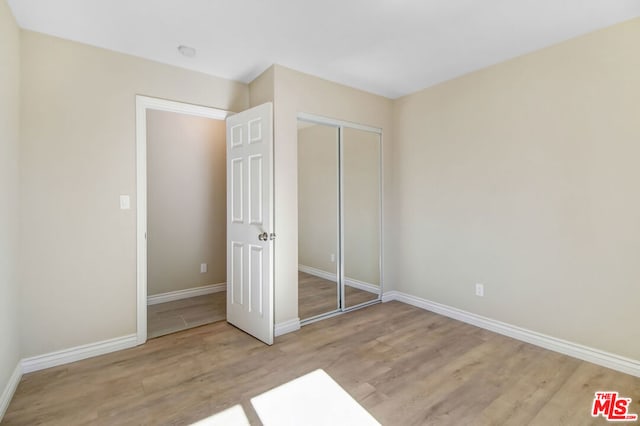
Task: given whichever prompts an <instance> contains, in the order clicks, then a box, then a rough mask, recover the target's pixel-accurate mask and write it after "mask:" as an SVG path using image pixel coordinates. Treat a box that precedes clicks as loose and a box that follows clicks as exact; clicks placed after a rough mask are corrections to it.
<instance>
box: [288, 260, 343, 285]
mask: <svg viewBox="0 0 640 426" xmlns="http://www.w3.org/2000/svg"><path fill="white" fill-rule="evenodd" d="M298 271H300V272H304V273H305V274H309V275H313V276H314V277H319V278H324V279H325V280H328V281H333V282H334V283H335V282H336V281H337V278H336V277H337V275H336V274H333V273H331V272H327V271H323V270H322V269H318V268H312V267H311V266H306V265H300V264H298Z"/></svg>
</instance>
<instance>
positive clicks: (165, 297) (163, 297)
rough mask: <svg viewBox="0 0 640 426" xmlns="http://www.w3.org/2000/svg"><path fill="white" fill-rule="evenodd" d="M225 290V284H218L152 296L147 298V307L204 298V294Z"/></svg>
mask: <svg viewBox="0 0 640 426" xmlns="http://www.w3.org/2000/svg"><path fill="white" fill-rule="evenodd" d="M226 289H227V283H219V284H211V285H205V286H202V287H194V288H187V289H184V290H177V291H170V292H168V293H162V294H154V295H153V296H148V297H147V305H157V304H158V303H166V302H173V301H174V300H180V299H187V298H189V297H196V296H204V295H205V294H211V293H217V292H219V291H225V290H226Z"/></svg>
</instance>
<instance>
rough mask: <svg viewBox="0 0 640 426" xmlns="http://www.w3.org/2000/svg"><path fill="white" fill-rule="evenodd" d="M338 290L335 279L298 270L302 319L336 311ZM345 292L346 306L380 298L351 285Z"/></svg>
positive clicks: (299, 313)
mask: <svg viewBox="0 0 640 426" xmlns="http://www.w3.org/2000/svg"><path fill="white" fill-rule="evenodd" d="M337 291H338V289H337V286H336V283H335V282H334V281H329V280H325V279H323V278H320V277H316V276H315V275H310V274H307V273H306V272H300V271H298V316H299V317H300V319H307V318H311V317H314V316H316V315H320V314H326V313H327V312H331V311H335V310H336V309H337V308H338V299H337ZM344 292H345V296H344V297H345V299H346V302H347V304H346V306H355V305H358V304H360V303H364V302H369V301H372V300H376V299H377V298H378V296H377V295H376V294H373V293H369V292H367V291H362V290H360V289H357V288H353V287H349V286H346V287H345V289H344Z"/></svg>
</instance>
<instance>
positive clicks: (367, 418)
mask: <svg viewBox="0 0 640 426" xmlns="http://www.w3.org/2000/svg"><path fill="white" fill-rule="evenodd" d="M251 403H252V404H253V408H255V410H256V412H257V413H258V416H259V417H260V420H261V421H262V423H263V424H264V425H265V426H275V425H278V426H285V425H291V426H299V425H306V426H320V425H350V426H351V425H362V426H368V425H380V423H378V421H376V419H375V418H373V416H372V415H371V414H369V413H368V412H367V410H365V409H364V408H362V406H361V405H360V404H358V402H357V401H356V400H355V399H353V398H352V397H351V395H349V394H348V393H347V392H346V391H345V390H344V389H342V387H340V385H339V384H338V383H336V382H335V381H334V380H333V379H332V378H331V376H329V375H328V374H327V373H326V372H325V371H324V370H316V371H313V372H311V373H309V374H306V375H304V376H301V377H299V378H297V379H294V380H292V381H290V382H288V383H285V384H284V385H281V386H278V387H277V388H274V389H271V390H270V391H267V392H265V393H263V394H262V395H259V396H256V397H255V398H252V399H251Z"/></svg>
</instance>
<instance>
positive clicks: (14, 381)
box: [0, 361, 22, 422]
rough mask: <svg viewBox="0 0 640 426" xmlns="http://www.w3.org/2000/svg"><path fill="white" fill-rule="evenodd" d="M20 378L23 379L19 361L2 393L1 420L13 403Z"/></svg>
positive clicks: (0, 403)
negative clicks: (12, 399)
mask: <svg viewBox="0 0 640 426" xmlns="http://www.w3.org/2000/svg"><path fill="white" fill-rule="evenodd" d="M20 379H22V364H21V363H20V362H19V361H18V364H17V365H16V368H15V370H13V374H11V377H9V381H8V382H7V384H6V386H5V387H4V390H3V391H2V395H0V422H1V421H2V418H3V417H4V413H6V412H7V408H9V403H11V398H13V394H14V393H15V392H16V388H17V387H18V384H19V383H20Z"/></svg>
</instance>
